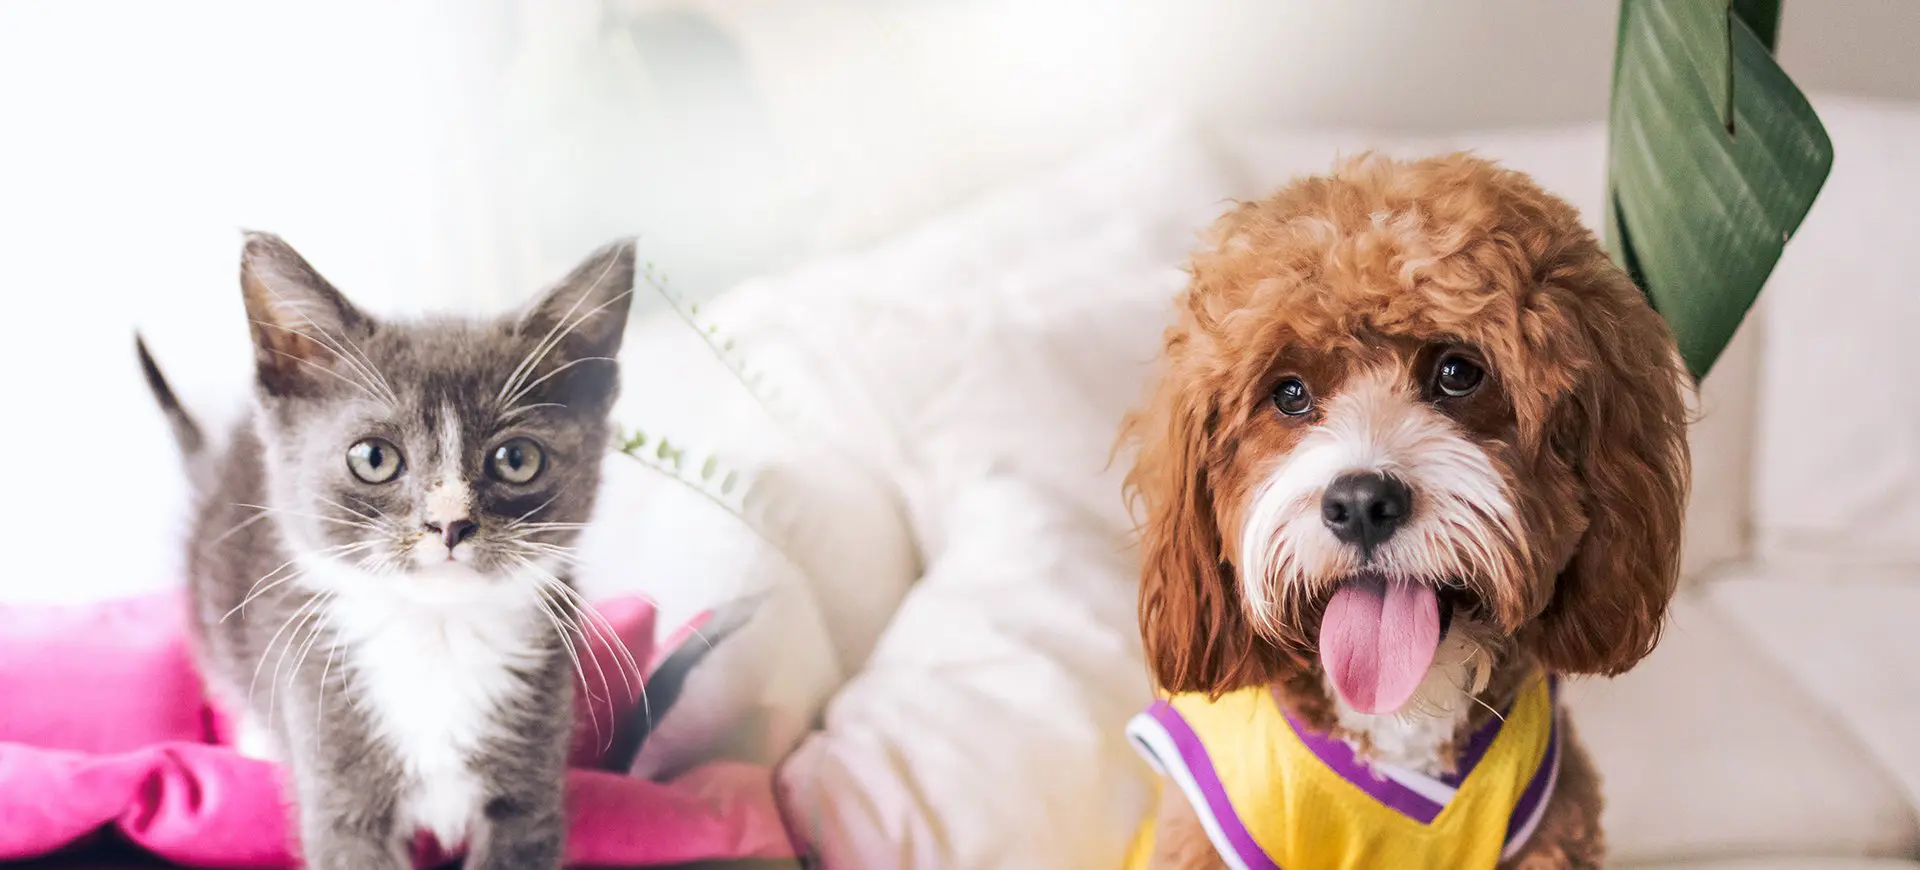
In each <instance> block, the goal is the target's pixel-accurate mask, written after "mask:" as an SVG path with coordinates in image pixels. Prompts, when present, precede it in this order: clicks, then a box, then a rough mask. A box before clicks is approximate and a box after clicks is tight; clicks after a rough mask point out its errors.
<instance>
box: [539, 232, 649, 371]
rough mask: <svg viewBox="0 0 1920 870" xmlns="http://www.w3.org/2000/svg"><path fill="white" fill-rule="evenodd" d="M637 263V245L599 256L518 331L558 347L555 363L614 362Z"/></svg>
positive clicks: (551, 357)
mask: <svg viewBox="0 0 1920 870" xmlns="http://www.w3.org/2000/svg"><path fill="white" fill-rule="evenodd" d="M637 257H638V255H637V254H636V253H635V246H634V240H633V239H621V240H620V241H617V242H614V243H612V244H610V245H607V246H606V247H603V248H601V249H600V250H597V251H594V252H593V253H592V254H590V255H588V257H587V259H586V260H585V261H583V262H581V263H580V265H578V266H575V267H573V271H572V272H570V273H568V275H567V277H565V278H562V279H560V283H558V284H555V285H554V286H553V287H552V288H550V289H548V290H547V291H546V292H545V293H542V294H540V298H538V299H535V300H534V301H533V304H532V305H531V306H529V307H528V308H527V311H526V313H524V314H522V315H521V316H520V321H519V324H518V325H517V331H518V332H519V333H520V334H521V335H525V336H529V337H531V338H533V339H534V340H535V341H539V342H541V343H542V344H545V343H547V342H548V341H549V340H551V341H553V342H555V352H553V353H549V354H547V355H546V356H547V359H548V361H550V362H552V361H561V362H572V361H577V360H584V359H594V358H605V359H612V358H614V357H615V356H616V355H618V354H619V353H620V339H621V337H622V336H623V335H625V334H626V331H627V312H628V310H629V309H631V308H632V306H633V279H634V274H635V263H636V261H637ZM555 358H558V359H557V360H556V359H555Z"/></svg>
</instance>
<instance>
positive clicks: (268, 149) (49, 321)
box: [0, 0, 1920, 580]
mask: <svg viewBox="0 0 1920 870" xmlns="http://www.w3.org/2000/svg"><path fill="white" fill-rule="evenodd" d="M1787 8H1788V13H1787V16H1786V21H1785V25H1784V28H1783V34H1784V36H1783V46H1782V53H1783V57H1784V61H1785V63H1786V64H1787V66H1788V67H1789V68H1790V69H1791V70H1792V71H1793V72H1794V73H1795V74H1796V75H1797V76H1799V77H1800V78H1801V79H1802V80H1803V81H1805V82H1808V83H1810V84H1812V85H1815V86H1827V87H1833V88H1841V89H1848V90H1852V91H1855V92H1860V93H1868V94H1875V95H1881V96H1896V97H1906V98H1912V99H1920V66H1916V65H1914V64H1913V63H1912V62H1911V54H1910V51H1909V50H1908V47H1909V46H1911V45H1913V44H1916V43H1920V0H1788V2H1787ZM1615 9H1616V4H1615V3H1614V2H1612V0H1577V2H1576V0H1563V2H1541V0H1446V2H1441V0H1341V2H1332V0H791V2H767V0H606V2H604V3H603V2H601V0H490V2H480V0H471V2H459V3H452V2H445V0H329V2H304V3H296V2H256V0H168V2H151V0H101V2H91V3H61V2H50V0H49V2H35V0H0V292H4V294H5V295H4V298H5V300H6V309H5V316H4V320H0V323H4V324H5V330H6V332H5V338H4V340H0V371H5V372H7V373H8V382H7V386H8V395H7V400H8V401H7V407H8V409H9V410H8V414H7V419H8V421H9V423H8V425H7V426H4V427H0V433H4V434H0V455H4V456H6V457H8V458H9V466H8V467H9V468H10V469H11V472H10V476H9V478H8V484H9V487H10V489H11V491H13V492H15V493H19V494H22V495H18V496H16V497H14V498H9V499H6V500H4V504H5V507H4V508H3V510H4V511H5V512H6V513H5V515H4V516H3V517H0V528H8V529H13V530H20V529H27V530H38V529H46V528H49V527H50V526H54V525H62V524H69V525H71V524H86V523H94V522H105V521H107V520H106V519H105V518H111V520H112V521H113V522H115V523H117V525H114V526H113V528H114V529H115V530H116V531H114V532H113V534H114V535H117V536H118V539H119V540H121V541H122V542H123V543H124V544H125V545H126V546H128V547H132V548H134V549H136V550H141V551H142V552H148V551H152V552H166V551H167V548H166V544H167V541H168V540H169V536H170V535H171V533H172V529H171V528H168V527H164V526H163V525H162V524H159V523H152V522H143V521H141V520H140V519H137V517H138V516H139V515H141V514H143V513H146V512H151V511H153V510H157V509H161V508H166V509H171V506H172V505H174V504H175V502H176V501H177V499H174V498H173V497H172V496H171V495H169V494H167V493H161V492H155V493H152V494H149V495H141V496H139V497H137V498H136V497H134V496H133V495H130V494H129V491H141V490H143V489H154V488H157V487H164V486H167V485H170V484H168V480H169V479H170V477H169V476H170V475H171V472H172V466H171V462H172V458H171V454H170V450H169V448H168V445H167V444H166V440H165V435H164V430H163V429H162V427H161V426H160V424H159V422H158V420H157V419H156V418H155V415H153V414H152V412H151V409H150V407H149V405H148V403H147V399H146V397H145V395H144V388H143V387H142V386H141V385H140V383H139V381H138V379H137V376H136V372H135V369H134V366H133V360H132V356H131V352H130V348H129V335H130V333H131V331H132V329H133V328H134V327H135V325H139V326H141V327H142V328H143V329H145V330H147V331H148V333H149V334H150V335H151V336H152V337H153V339H154V342H155V344H156V346H157V349H158V350H159V352H160V354H161V356H162V358H163V361H164V362H165V363H166V364H167V366H168V368H169V369H170V371H171V372H172V373H173V374H174V375H175V377H176V379H177V380H179V381H181V382H183V385H184V386H185V388H186V391H187V392H188V393H189V394H190V395H192V396H199V397H203V398H205V399H208V400H215V401H219V400H230V399H231V398H232V397H233V396H234V395H235V392H236V388H237V387H238V386H239V385H240V384H241V383H242V382H244V380H245V377H246V373H247V362H246V354H245V347H244V331H243V329H242V324H241V320H240V316H239V313H238V310H237V305H236V304H235V299H234V297H235V286H234V285H235V280H234V271H235V263H234V253H235V247H236V243H237V230H238V229H239V228H240V227H243V226H244V227H253V228H260V229H269V230H275V231H278V232H281V233H283V234H285V235H287V236H288V237H289V238H291V239H292V240H293V241H294V242H295V243H296V244H297V245H298V246H299V247H300V248H301V249H302V250H304V251H306V252H307V253H308V255H309V256H310V257H311V258H312V259H313V260H314V261H315V262H316V263H317V264H318V265H319V266H320V267H321V269H322V270H323V271H324V272H325V273H327V274H328V275H329V276H330V277H332V278H334V279H335V281H336V282H337V283H339V284H340V285H341V286H342V287H343V288H344V289H346V290H347V292H348V293H349V294H350V295H352V296H354V297H355V298H356V299H358V300H360V301H362V302H363V303H364V304H367V305H369V307H372V308H374V309H376V310H392V309H412V308H421V307H460V308H466V309H471V308H475V307H480V308H489V309H493V308H499V307H503V306H505V305H507V304H510V303H512V302H514V301H516V300H518V299H520V298H523V297H524V296H525V295H526V294H528V293H530V292H531V291H532V290H533V289H534V287H535V286H536V285H537V284H539V283H542V282H544V281H545V280H548V279H549V278H550V277H551V276H553V275H555V274H558V273H559V272H560V270H562V269H564V268H565V266H566V265H567V264H568V263H569V262H570V261H571V260H572V259H574V258H575V257H578V256H579V255H580V254H581V253H583V252H584V251H586V250H587V249H589V248H590V247H592V246H594V245H596V244H598V243H600V242H602V241H604V240H605V239H607V238H609V237H611V236H614V235H617V234H627V233H638V234H640V235H641V237H642V242H643V249H644V250H645V251H646V252H647V255H648V256H649V257H650V258H651V259H653V260H654V262H655V263H657V264H658V265H659V266H660V267H661V268H662V269H663V270H664V271H665V272H666V273H668V274H669V275H670V276H672V277H673V278H674V279H676V281H677V282H678V283H679V284H680V285H681V286H683V287H686V288H689V289H690V290H692V291H693V292H695V293H696V294H700V293H708V292H715V291H718V290H720V289H723V288H725V287H727V286H729V285H731V284H732V283H734V282H736V281H738V280H740V279H742V278H745V277H748V276H751V275H754V274H757V273H760V272H765V271H768V270H775V269H779V268H781V267H783V266H785V265H787V264H790V263H794V262H796V261H798V260H801V259H804V258H806V257H809V256H815V255H818V254H820V253H823V252H829V251H834V250H841V249H845V248H848V247H853V246H858V245H861V244H864V243H866V242H867V241H869V240H872V239H875V238H878V237H880V236H882V235H885V234H888V233H892V232H897V231H899V230H900V229H901V228H903V227H906V226H910V225H911V224H912V223H914V222H915V221H916V220H919V219H921V218H923V217H925V216H926V215H929V214H931V213H933V212H935V211H937V210H939V209H941V208H944V207H946V206H948V205H950V204H952V203H955V202H958V201H961V200H964V199H966V198H968V197H971V196H976V195H979V194H980V193H981V192H982V191H985V190H988V189H990V188H991V187H993V186H994V185H995V184H998V183H1000V182H1002V181H1004V180H1007V179H1009V178H1012V177H1015V176H1019V175H1024V174H1027V173H1030V172H1034V171H1038V170H1040V169H1042V168H1045V167H1047V166H1049V165H1052V164H1054V163H1056V162H1058V161H1061V160H1063V159H1064V158H1066V157H1067V156H1068V155H1070V154H1072V153H1075V152H1077V151H1081V150H1083V149H1085V148H1087V147H1089V146H1091V145H1092V144H1094V143H1096V142H1098V141H1100V140H1102V139H1104V138H1107V137H1110V136H1112V135H1114V134H1116V133H1118V132H1120V131H1122V130H1125V129H1128V128H1132V127H1135V126H1138V125H1141V124H1145V123H1148V122H1149V121H1151V120H1153V119H1157V118H1160V117H1162V116H1165V115H1169V114H1188V115H1198V116H1201V117H1210V118H1218V119H1227V120H1234V121H1244V120H1249V119H1262V120H1266V121H1270V122H1272V123H1276V124H1335V125H1344V126H1361V127H1378V128H1392V129H1410V128H1417V129H1429V130H1432V129H1442V128H1457V127H1462V126H1472V125H1486V124H1495V125H1516V124H1536V123H1551V122H1556V121H1565V120H1571V119H1583V118H1597V117H1600V116H1601V115H1602V114H1603V112H1604V109H1605V104H1606V89H1607V80H1608V70H1609V65H1610V61H1611V51H1612V39H1613V35H1614V17H1615ZM1842 159H1844V157H1843V158H1842ZM102 462H104V463H106V464H105V465H100V464H98V463H102ZM123 515H126V516H123ZM40 549H42V550H47V551H48V552H45V553H40V554H38V555H35V556H33V558H34V559H41V560H42V561H39V562H35V561H32V560H31V559H29V560H28V561H27V562H26V563H23V564H22V565H18V566H16V567H15V573H16V574H17V575H18V576H31V575H34V574H35V573H36V572H40V573H45V572H48V571H57V570H59V569H60V568H61V566H62V565H63V564H64V562H63V559H64V558H65V557H64V555H63V554H62V553H60V552H55V551H54V550H55V548H51V547H42V548H40ZM4 579H6V578H4V577H0V580H4Z"/></svg>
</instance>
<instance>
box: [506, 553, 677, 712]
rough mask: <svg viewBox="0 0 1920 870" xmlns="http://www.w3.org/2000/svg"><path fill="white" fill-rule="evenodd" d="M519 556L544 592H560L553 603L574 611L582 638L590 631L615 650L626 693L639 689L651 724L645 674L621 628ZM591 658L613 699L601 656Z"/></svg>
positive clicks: (609, 695)
mask: <svg viewBox="0 0 1920 870" xmlns="http://www.w3.org/2000/svg"><path fill="white" fill-rule="evenodd" d="M516 558H518V560H519V563H520V565H521V566H522V567H523V568H525V569H526V570H527V571H528V572H530V573H532V574H533V576H534V579H535V580H536V581H538V587H537V588H538V589H539V590H540V591H541V592H542V593H543V594H544V593H545V592H547V591H549V590H551V591H552V592H555V593H558V594H559V595H560V596H561V598H560V599H559V600H555V601H554V603H555V604H556V605H560V606H561V607H562V610H561V612H562V613H569V612H570V613H571V614H572V618H571V619H570V620H569V622H570V624H572V625H573V626H575V628H576V630H578V631H579V633H580V637H581V639H582V640H588V632H591V633H592V634H593V635H594V636H595V637H597V638H598V639H599V640H600V641H601V642H603V643H605V644H606V645H607V646H608V647H609V648H611V650H612V652H613V653H615V655H616V658H615V662H614V664H615V667H614V669H615V670H617V671H619V672H620V677H621V682H622V684H623V685H624V686H625V687H626V690H627V694H628V695H629V696H632V695H634V694H636V693H637V694H638V695H639V697H640V703H641V706H642V707H643V708H644V710H645V714H646V717H647V721H648V723H649V727H651V723H652V721H653V710H652V706H651V702H650V701H649V700H648V699H647V682H646V677H645V675H644V674H642V673H641V671H640V666H639V664H638V663H637V662H635V661H634V658H633V653H632V652H631V651H629V650H628V649H627V645H626V643H625V642H624V641H623V640H621V639H620V634H619V632H617V631H614V629H613V626H612V624H611V623H608V622H607V621H606V617H604V616H601V615H600V613H599V611H597V610H594V609H593V608H592V607H591V606H586V607H584V608H583V607H582V604H584V603H585V601H586V599H585V598H583V597H582V596H581V595H580V593H578V592H576V591H574V590H573V589H572V588H571V587H569V586H567V584H565V583H563V582H561V581H560V579H559V578H557V577H555V576H553V574H552V573H550V572H548V571H546V570H544V569H542V568H541V567H540V566H539V565H537V564H535V563H534V562H533V561H532V560H529V559H526V558H525V557H516ZM549 600H552V599H549ZM589 658H591V659H592V660H593V663H594V668H595V670H597V671H599V673H600V682H601V687H602V689H603V690H604V691H605V692H606V693H607V697H608V699H609V700H611V699H612V697H613V687H612V685H611V684H610V683H608V682H607V676H606V671H605V670H604V669H602V668H601V667H600V657H599V656H589ZM629 670H631V673H632V676H633V677H637V678H639V687H638V689H637V690H636V688H635V686H634V680H633V679H632V678H631V677H629V675H628V674H629Z"/></svg>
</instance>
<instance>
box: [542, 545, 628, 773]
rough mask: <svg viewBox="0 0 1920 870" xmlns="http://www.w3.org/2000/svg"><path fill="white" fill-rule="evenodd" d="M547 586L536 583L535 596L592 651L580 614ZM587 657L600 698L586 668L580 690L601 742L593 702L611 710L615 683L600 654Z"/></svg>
mask: <svg viewBox="0 0 1920 870" xmlns="http://www.w3.org/2000/svg"><path fill="white" fill-rule="evenodd" d="M528 567H530V568H531V567H532V565H531V563H528ZM547 586H548V584H547V583H545V582H542V583H540V584H538V585H536V586H535V598H537V599H539V600H541V601H543V602H545V603H544V604H542V607H543V609H544V608H545V606H546V605H547V604H551V605H553V607H554V610H553V611H552V612H553V613H555V614H557V616H558V618H559V620H560V622H561V623H562V624H564V625H565V626H567V627H570V628H572V629H573V634H574V635H576V636H577V637H579V639H580V642H581V644H584V645H586V646H587V652H588V653H592V651H593V648H592V645H591V642H590V640H589V638H588V636H587V633H586V631H584V630H583V629H582V628H581V626H580V620H579V618H578V616H577V615H572V616H570V615H569V614H568V610H567V608H565V607H564V606H563V603H562V602H561V601H558V600H555V599H553V598H550V597H548V594H547ZM566 634H567V632H566V631H564V630H563V631H562V632H561V642H562V643H565V644H566V645H567V649H568V651H569V652H571V653H572V654H573V656H574V659H575V661H578V660H579V658H580V654H579V650H578V648H577V647H576V646H575V645H574V644H573V642H572V640H571V639H569V638H567V637H566ZM586 658H587V661H589V662H591V663H592V664H593V671H594V673H595V674H596V675H598V676H599V677H600V698H598V699H596V698H595V697H594V694H593V684H592V683H589V682H587V675H586V672H585V671H584V670H582V671H581V672H580V690H581V691H582V692H585V693H586V696H587V705H588V709H587V718H588V719H589V720H590V721H591V722H592V723H593V736H594V740H595V742H599V741H600V739H601V734H600V716H599V714H598V713H595V712H594V711H593V708H592V705H593V702H594V701H596V700H605V701H606V702H607V709H608V710H609V711H611V710H612V709H613V684H612V683H611V682H608V680H607V670H606V668H604V667H602V666H601V664H600V657H599V656H596V655H591V654H590V655H588V656H587V657H586ZM627 691H628V694H632V691H633V690H632V688H631V687H629V688H628V690H627ZM616 724H617V723H614V722H609V723H607V725H608V733H607V735H606V739H607V741H608V742H607V745H608V746H611V745H612V740H613V735H612V731H613V730H614V726H615V725H616ZM601 751H603V752H604V751H606V750H605V749H604V748H603V749H602V750H601Z"/></svg>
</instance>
